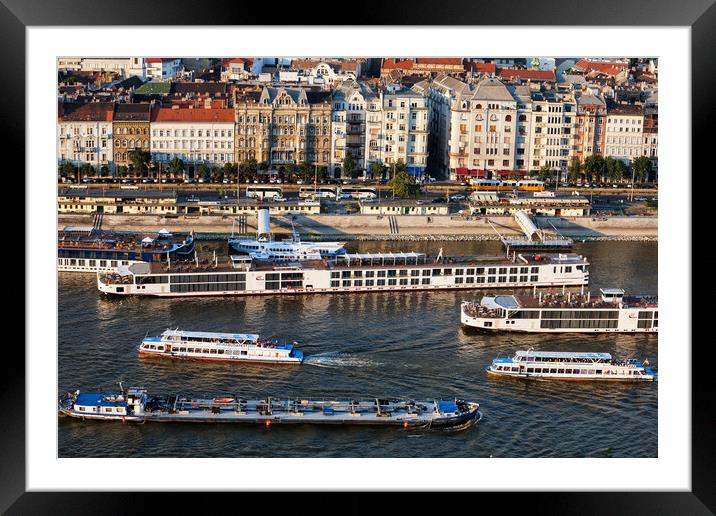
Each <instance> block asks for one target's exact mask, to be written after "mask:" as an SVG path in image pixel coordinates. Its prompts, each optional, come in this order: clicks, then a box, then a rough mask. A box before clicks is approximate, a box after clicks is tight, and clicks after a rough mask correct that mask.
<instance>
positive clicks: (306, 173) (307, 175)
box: [297, 161, 315, 181]
mask: <svg viewBox="0 0 716 516" xmlns="http://www.w3.org/2000/svg"><path fill="white" fill-rule="evenodd" d="M314 172H315V170H314V167H313V166H312V165H311V164H310V163H309V162H308V161H302V162H301V164H300V165H298V172H297V174H298V177H300V178H301V179H303V180H304V181H311V180H312V179H313V175H314Z"/></svg>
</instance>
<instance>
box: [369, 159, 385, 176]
mask: <svg viewBox="0 0 716 516" xmlns="http://www.w3.org/2000/svg"><path fill="white" fill-rule="evenodd" d="M384 172H385V165H383V162H382V161H374V162H373V163H371V164H370V176H371V178H372V179H380V178H382V177H383V173H384Z"/></svg>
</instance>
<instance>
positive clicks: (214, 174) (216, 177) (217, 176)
mask: <svg viewBox="0 0 716 516" xmlns="http://www.w3.org/2000/svg"><path fill="white" fill-rule="evenodd" d="M223 175H224V174H223V172H222V171H221V169H220V168H219V167H211V180H212V181H213V182H215V183H218V182H219V181H221V180H222V179H223V178H222V176H223Z"/></svg>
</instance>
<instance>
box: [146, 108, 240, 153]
mask: <svg viewBox="0 0 716 516" xmlns="http://www.w3.org/2000/svg"><path fill="white" fill-rule="evenodd" d="M234 116H235V115H234V110H233V109H232V108H218V109H212V108H208V109H207V108H178V107H173V108H155V109H153V110H152V119H151V152H152V159H153V160H154V161H156V162H160V163H168V162H169V161H171V160H172V159H174V158H179V159H181V160H183V161H184V163H185V164H187V165H189V164H192V165H197V164H202V163H203V164H210V165H218V166H222V165H224V164H225V163H233V162H235V160H236V159H235V154H234V144H235V141H234V130H235V122H234Z"/></svg>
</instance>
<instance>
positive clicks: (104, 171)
mask: <svg viewBox="0 0 716 516" xmlns="http://www.w3.org/2000/svg"><path fill="white" fill-rule="evenodd" d="M99 175H100V176H102V177H107V176H108V175H109V167H108V166H107V165H102V166H101V167H100V168H99Z"/></svg>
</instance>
